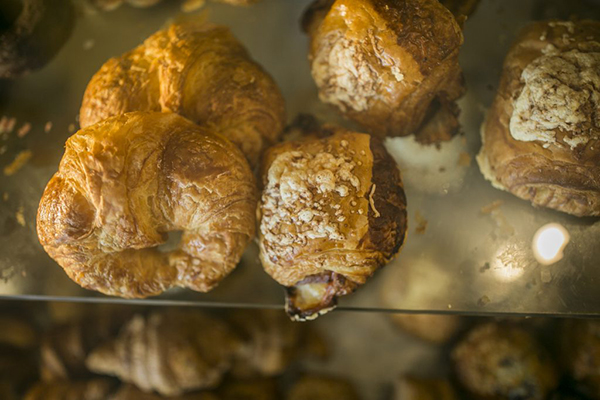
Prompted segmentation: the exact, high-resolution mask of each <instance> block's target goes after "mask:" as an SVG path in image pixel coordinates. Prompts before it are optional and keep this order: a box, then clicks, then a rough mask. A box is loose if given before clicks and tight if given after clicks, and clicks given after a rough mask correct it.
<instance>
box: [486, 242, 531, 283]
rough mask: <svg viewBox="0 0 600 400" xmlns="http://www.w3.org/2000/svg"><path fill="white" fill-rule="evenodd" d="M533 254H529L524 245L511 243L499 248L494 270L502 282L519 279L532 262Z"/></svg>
mask: <svg viewBox="0 0 600 400" xmlns="http://www.w3.org/2000/svg"><path fill="white" fill-rule="evenodd" d="M531 261H532V260H531V256H529V257H528V256H527V253H526V252H525V251H524V249H523V246H522V244H521V246H519V244H515V243H512V244H509V245H507V246H505V247H501V248H500V249H498V251H497V253H496V257H495V260H494V263H493V268H492V272H493V274H494V276H495V277H496V278H497V279H498V280H500V281H502V282H511V281H514V280H516V279H518V278H519V277H520V276H521V275H523V273H524V272H525V267H527V266H528V265H529V264H530V262H531Z"/></svg>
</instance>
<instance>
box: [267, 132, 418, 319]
mask: <svg viewBox="0 0 600 400" xmlns="http://www.w3.org/2000/svg"><path fill="white" fill-rule="evenodd" d="M323 131H324V133H325V134H327V135H329V136H328V137H325V138H323V139H318V138H308V139H306V140H299V141H293V142H285V143H282V144H280V145H277V146H275V147H272V148H270V149H269V150H268V151H267V152H266V153H265V158H264V164H263V168H262V184H263V187H264V189H263V194H262V200H261V203H260V207H259V219H260V231H259V239H260V258H261V261H262V264H263V267H264V269H265V271H266V272H267V273H268V274H269V275H271V276H272V277H273V278H274V279H275V280H276V281H277V282H279V283H280V284H282V285H284V286H286V288H287V304H286V309H287V312H288V314H289V315H290V317H291V318H293V319H297V320H306V319H313V318H316V317H317V316H319V315H320V314H322V313H325V312H327V311H328V310H330V309H332V308H333V307H335V304H336V298H337V297H338V296H343V295H346V294H349V293H351V292H352V291H354V290H355V289H356V288H357V287H358V286H360V285H362V284H364V283H365V282H366V281H367V279H368V278H369V277H370V276H371V275H373V273H374V272H375V271H376V270H377V269H379V268H380V267H381V266H383V265H384V264H386V263H387V262H388V261H390V260H391V259H392V257H394V255H396V254H397V253H398V251H399V250H400V247H401V246H402V244H403V242H404V236H405V232H406V198H405V195H404V190H403V186H402V181H401V179H400V172H399V171H398V168H397V167H396V163H395V162H394V160H393V159H392V157H391V156H390V155H389V154H388V153H387V152H386V150H385V148H384V147H383V145H382V144H381V141H380V140H379V139H377V138H374V137H372V136H370V135H367V134H362V133H353V132H349V131H345V130H344V129H341V128H336V127H325V128H323Z"/></svg>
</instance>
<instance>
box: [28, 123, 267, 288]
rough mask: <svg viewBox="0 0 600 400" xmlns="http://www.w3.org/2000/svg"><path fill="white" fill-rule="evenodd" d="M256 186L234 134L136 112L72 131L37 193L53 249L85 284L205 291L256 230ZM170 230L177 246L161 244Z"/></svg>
mask: <svg viewBox="0 0 600 400" xmlns="http://www.w3.org/2000/svg"><path fill="white" fill-rule="evenodd" d="M256 196H257V195H256V187H255V181H254V178H253V174H252V171H251V170H250V168H249V166H248V163H247V162H246V160H245V159H244V156H243V155H242V153H241V152H240V151H239V150H238V149H237V148H236V147H235V146H233V145H232V144H231V143H230V142H229V141H228V140H226V139H225V138H223V137H221V136H220V135H216V134H213V133H211V132H210V131H209V130H207V129H205V128H201V127H199V126H197V125H195V124H193V123H192V122H190V121H188V120H186V119H185V118H183V117H180V116H178V115H176V114H162V113H143V112H135V113H129V114H125V115H122V116H119V117H114V118H109V119H107V120H105V121H103V122H101V123H98V124H96V125H93V126H91V127H88V128H86V129H83V130H81V131H79V132H78V133H76V134H75V135H73V136H72V137H71V138H69V140H68V141H67V144H66V150H65V154H64V156H63V158H62V160H61V163H60V166H59V170H58V172H57V173H56V174H55V175H54V176H53V177H52V179H51V180H50V182H49V183H48V185H47V187H46V190H45V191H44V194H43V196H42V199H41V201H40V206H39V210H38V217H37V231H38V237H39V239H40V243H41V244H42V246H43V247H44V249H45V250H46V252H47V253H48V254H49V255H50V256H51V257H52V258H53V259H54V260H56V262H58V264H60V265H61V266H62V267H63V269H64V270H65V272H66V273H67V275H68V276H69V277H70V278H71V279H73V280H74V281H75V282H77V283H78V284H79V285H81V286H83V287H84V288H87V289H93V290H97V291H99V292H102V293H105V294H109V295H116V296H121V297H145V296H150V295H156V294H159V293H161V292H163V291H164V290H166V289H168V288H170V287H172V286H182V287H188V288H191V289H193V290H197V291H208V290H210V289H211V288H213V287H214V286H215V285H216V284H217V283H218V282H219V281H220V280H221V279H222V278H223V277H225V276H226V275H227V274H229V272H231V270H232V269H233V268H235V265H236V264H237V262H238V261H239V259H240V257H241V256H242V253H243V252H244V249H245V247H246V244H247V243H248V242H249V241H250V239H251V238H252V237H253V236H254V229H255V209H256ZM170 231H183V234H182V237H181V241H180V243H179V247H178V249H176V250H173V251H170V252H160V251H158V250H156V249H155V247H156V246H158V245H160V244H161V243H164V242H165V240H166V234H167V232H170Z"/></svg>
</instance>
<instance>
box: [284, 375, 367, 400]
mask: <svg viewBox="0 0 600 400" xmlns="http://www.w3.org/2000/svg"><path fill="white" fill-rule="evenodd" d="M359 398H360V397H359V396H358V393H357V391H356V389H355V388H354V386H353V385H352V384H350V382H348V381H346V380H343V379H339V378H334V377H329V376H321V375H307V376H304V377H302V378H300V379H299V380H298V381H297V382H296V383H294V385H293V386H292V387H291V389H290V390H289V392H288V394H287V396H286V398H285V399H286V400H358V399H359Z"/></svg>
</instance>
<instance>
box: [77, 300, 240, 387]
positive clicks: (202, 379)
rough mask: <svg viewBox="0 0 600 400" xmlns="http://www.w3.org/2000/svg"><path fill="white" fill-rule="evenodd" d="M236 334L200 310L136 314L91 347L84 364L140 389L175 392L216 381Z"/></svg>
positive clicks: (231, 352)
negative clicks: (112, 335)
mask: <svg viewBox="0 0 600 400" xmlns="http://www.w3.org/2000/svg"><path fill="white" fill-rule="evenodd" d="M239 346H240V342H239V339H238V338H237V337H236V336H235V335H234V334H233V332H231V330H230V329H229V327H228V326H227V325H225V324H224V323H222V322H220V321H219V320H216V319H214V318H211V317H210V316H208V315H206V314H203V313H201V312H198V311H196V312H177V311H175V312H173V311H169V312H168V313H159V312H155V313H152V314H150V315H148V316H142V315H136V316H134V317H133V318H132V319H131V320H130V321H129V323H127V325H125V326H124V327H123V329H122V330H121V332H120V333H119V335H118V336H117V337H116V338H115V339H114V340H112V341H110V342H107V343H105V344H103V345H101V346H99V347H97V348H96V349H95V350H93V351H92V352H91V353H90V354H89V355H88V357H87V359H86V365H87V367H88V368H89V369H90V370H91V371H93V372H96V373H101V374H108V375H114V376H117V377H119V378H120V379H121V380H122V381H123V382H128V383H132V384H135V385H136V386H137V387H139V388H140V389H142V390H144V391H148V392H150V391H153V390H154V391H157V392H158V393H160V394H162V395H164V396H177V395H181V394H183V393H185V392H190V391H193V390H199V389H207V388H213V387H216V386H217V385H218V384H219V383H220V382H221V379H222V377H223V375H224V374H225V373H226V372H227V370H228V369H229V368H230V367H231V365H232V362H233V357H234V355H235V354H236V352H237V351H238V350H239Z"/></svg>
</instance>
